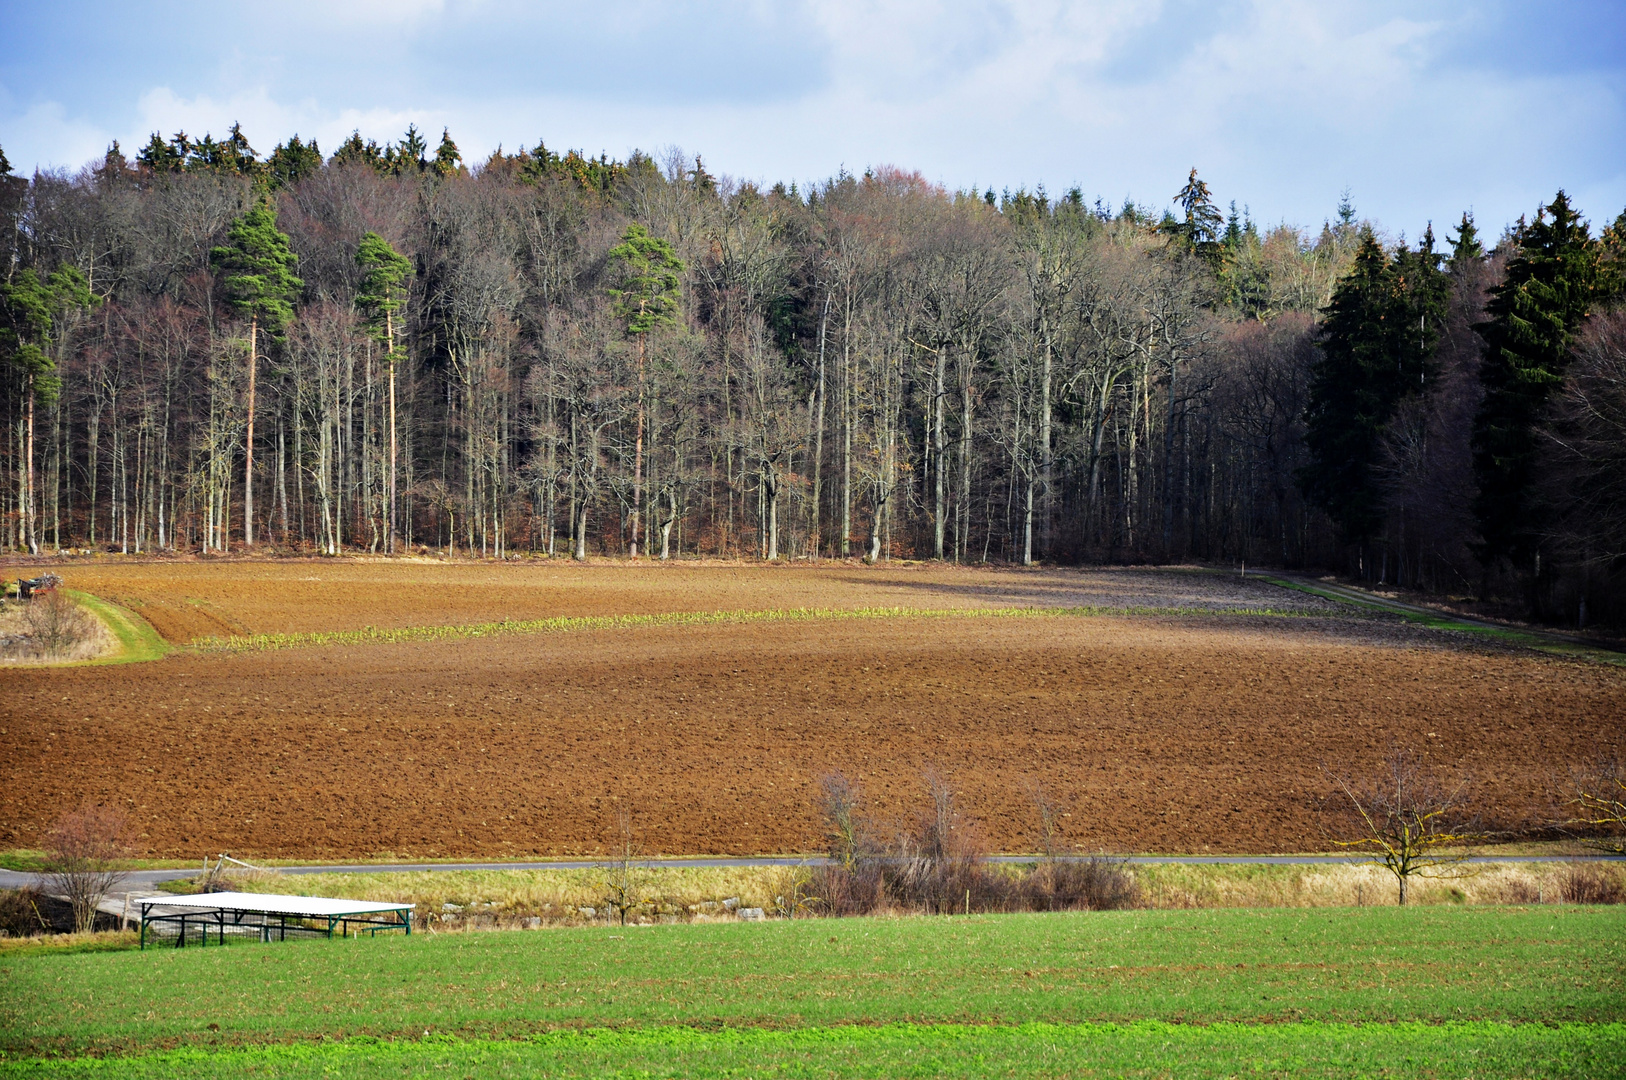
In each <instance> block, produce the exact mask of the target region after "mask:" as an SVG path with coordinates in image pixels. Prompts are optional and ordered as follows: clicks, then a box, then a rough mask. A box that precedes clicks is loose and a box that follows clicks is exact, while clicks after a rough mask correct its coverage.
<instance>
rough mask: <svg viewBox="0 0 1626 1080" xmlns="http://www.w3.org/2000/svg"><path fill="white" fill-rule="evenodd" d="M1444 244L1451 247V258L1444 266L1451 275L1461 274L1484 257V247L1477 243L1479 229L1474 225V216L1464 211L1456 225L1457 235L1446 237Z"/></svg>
mask: <svg viewBox="0 0 1626 1080" xmlns="http://www.w3.org/2000/svg"><path fill="white" fill-rule="evenodd" d="M1446 242H1447V243H1449V244H1450V245H1451V258H1450V259H1448V260H1447V261H1446V265H1447V266H1448V267H1449V268H1450V269H1451V272H1452V273H1453V274H1456V273H1460V272H1462V271H1463V270H1465V269H1467V268H1468V267H1469V266H1470V265H1472V264H1473V263H1476V262H1479V261H1480V260H1481V259H1483V258H1484V257H1485V245H1484V244H1481V243H1480V242H1479V229H1478V228H1477V227H1476V226H1475V225H1474V216H1473V214H1471V213H1469V212H1468V211H1466V210H1464V211H1463V212H1462V220H1461V221H1459V222H1458V223H1457V235H1456V236H1455V237H1447V238H1446Z"/></svg>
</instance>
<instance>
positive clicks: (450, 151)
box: [435, 128, 463, 176]
mask: <svg viewBox="0 0 1626 1080" xmlns="http://www.w3.org/2000/svg"><path fill="white" fill-rule="evenodd" d="M462 165H463V155H462V154H460V153H459V152H458V150H457V144H456V143H454V142H453V141H452V132H451V129H450V128H441V131H440V148H439V149H437V150H436V151H435V173H436V175H439V176H450V175H452V174H453V173H454V172H456V171H457V170H458V169H459V168H461V167H462Z"/></svg>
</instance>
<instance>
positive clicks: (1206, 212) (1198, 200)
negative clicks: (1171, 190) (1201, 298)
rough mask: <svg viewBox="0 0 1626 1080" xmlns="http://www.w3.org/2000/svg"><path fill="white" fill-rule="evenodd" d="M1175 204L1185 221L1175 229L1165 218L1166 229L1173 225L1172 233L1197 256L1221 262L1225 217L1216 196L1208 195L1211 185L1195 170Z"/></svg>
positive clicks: (1171, 221)
mask: <svg viewBox="0 0 1626 1080" xmlns="http://www.w3.org/2000/svg"><path fill="white" fill-rule="evenodd" d="M1174 201H1175V204H1176V205H1178V206H1179V207H1180V209H1181V210H1182V211H1184V213H1185V215H1186V219H1185V220H1184V221H1183V222H1180V223H1179V224H1177V225H1176V224H1174V222H1173V219H1172V218H1170V217H1167V216H1166V217H1165V222H1166V224H1165V225H1164V228H1168V227H1169V226H1171V225H1172V226H1173V231H1175V232H1177V233H1178V234H1179V235H1180V236H1182V237H1184V239H1185V241H1186V245H1187V246H1188V247H1189V248H1190V249H1191V251H1192V252H1193V253H1194V254H1196V255H1198V256H1200V257H1201V258H1204V259H1208V260H1210V261H1215V260H1218V259H1219V258H1220V256H1221V254H1222V252H1221V249H1220V242H1219V241H1220V236H1221V229H1222V228H1223V226H1224V225H1225V216H1224V215H1223V214H1221V213H1220V211H1219V207H1217V206H1215V205H1214V196H1213V195H1212V194H1211V193H1210V192H1209V190H1208V184H1207V183H1206V182H1205V181H1202V180H1199V179H1198V178H1197V170H1196V169H1192V170H1191V175H1190V176H1188V177H1186V186H1185V187H1183V188H1181V189H1180V190H1179V192H1177V193H1176V194H1175V196H1174ZM1233 209H1234V208H1233Z"/></svg>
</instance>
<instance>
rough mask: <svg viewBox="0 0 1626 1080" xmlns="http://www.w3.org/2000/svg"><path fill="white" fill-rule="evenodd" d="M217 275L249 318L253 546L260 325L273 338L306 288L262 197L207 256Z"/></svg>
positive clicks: (246, 495) (246, 481)
mask: <svg viewBox="0 0 1626 1080" xmlns="http://www.w3.org/2000/svg"><path fill="white" fill-rule="evenodd" d="M209 261H210V262H211V263H212V264H213V265H214V266H215V267H216V268H217V269H218V270H220V271H222V277H221V286H222V288H223V289H224V291H225V293H226V298H227V300H228V302H230V304H231V305H232V307H234V308H236V309H237V311H238V312H239V313H240V314H242V315H244V316H246V317H247V318H248V431H247V434H246V436H245V438H244V442H243V447H244V460H243V542H244V543H245V544H248V545H252V544H253V543H254V379H255V374H256V371H257V369H258V367H259V363H258V360H257V355H258V346H259V330H260V327H261V326H264V327H265V328H266V331H267V332H268V333H270V334H272V335H276V334H277V333H278V332H279V331H280V330H281V329H282V328H283V327H284V326H286V325H287V323H288V321H289V320H290V319H292V318H293V315H294V309H293V303H294V300H295V299H297V298H298V296H299V290H300V289H302V288H304V287H305V283H304V282H303V281H301V280H300V279H299V278H297V277H295V276H294V266H295V265H296V264H297V263H298V261H299V256H297V255H295V254H294V253H293V251H292V250H291V249H290V248H289V246H288V237H287V236H286V235H284V234H283V233H282V232H281V231H280V230H279V229H278V228H277V212H276V210H275V209H274V208H273V207H272V205H271V200H270V199H269V197H267V196H265V195H262V196H261V197H260V199H259V201H258V202H256V203H255V204H254V205H253V206H252V207H250V208H249V210H248V212H247V213H245V214H244V215H243V216H242V217H240V218H238V219H237V220H236V221H234V222H233V223H232V226H231V228H230V229H228V230H227V231H226V243H225V244H224V245H222V246H221V247H217V248H215V249H214V250H213V251H211V252H210V253H209Z"/></svg>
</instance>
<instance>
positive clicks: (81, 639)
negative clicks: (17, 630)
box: [23, 589, 100, 657]
mask: <svg viewBox="0 0 1626 1080" xmlns="http://www.w3.org/2000/svg"><path fill="white" fill-rule="evenodd" d="M23 625H24V627H25V628H26V629H27V632H28V636H29V638H30V639H31V640H32V642H33V647H34V649H35V650H36V651H37V652H39V653H40V654H41V655H43V656H47V657H63V656H68V655H70V654H72V653H74V652H76V651H77V650H79V649H81V648H82V647H83V646H86V645H89V644H91V643H93V642H95V641H96V639H97V638H98V637H100V627H99V626H98V624H97V622H96V620H95V618H93V617H92V616H91V615H90V613H89V612H87V611H85V610H84V609H83V608H81V607H80V606H79V605H78V604H75V603H74V602H73V600H72V599H70V598H69V596H68V594H67V593H66V592H64V591H63V590H61V589H51V590H49V591H46V592H42V593H37V594H35V596H34V598H33V599H32V600H30V601H29V603H28V606H27V607H26V608H25V609H24V611H23Z"/></svg>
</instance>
